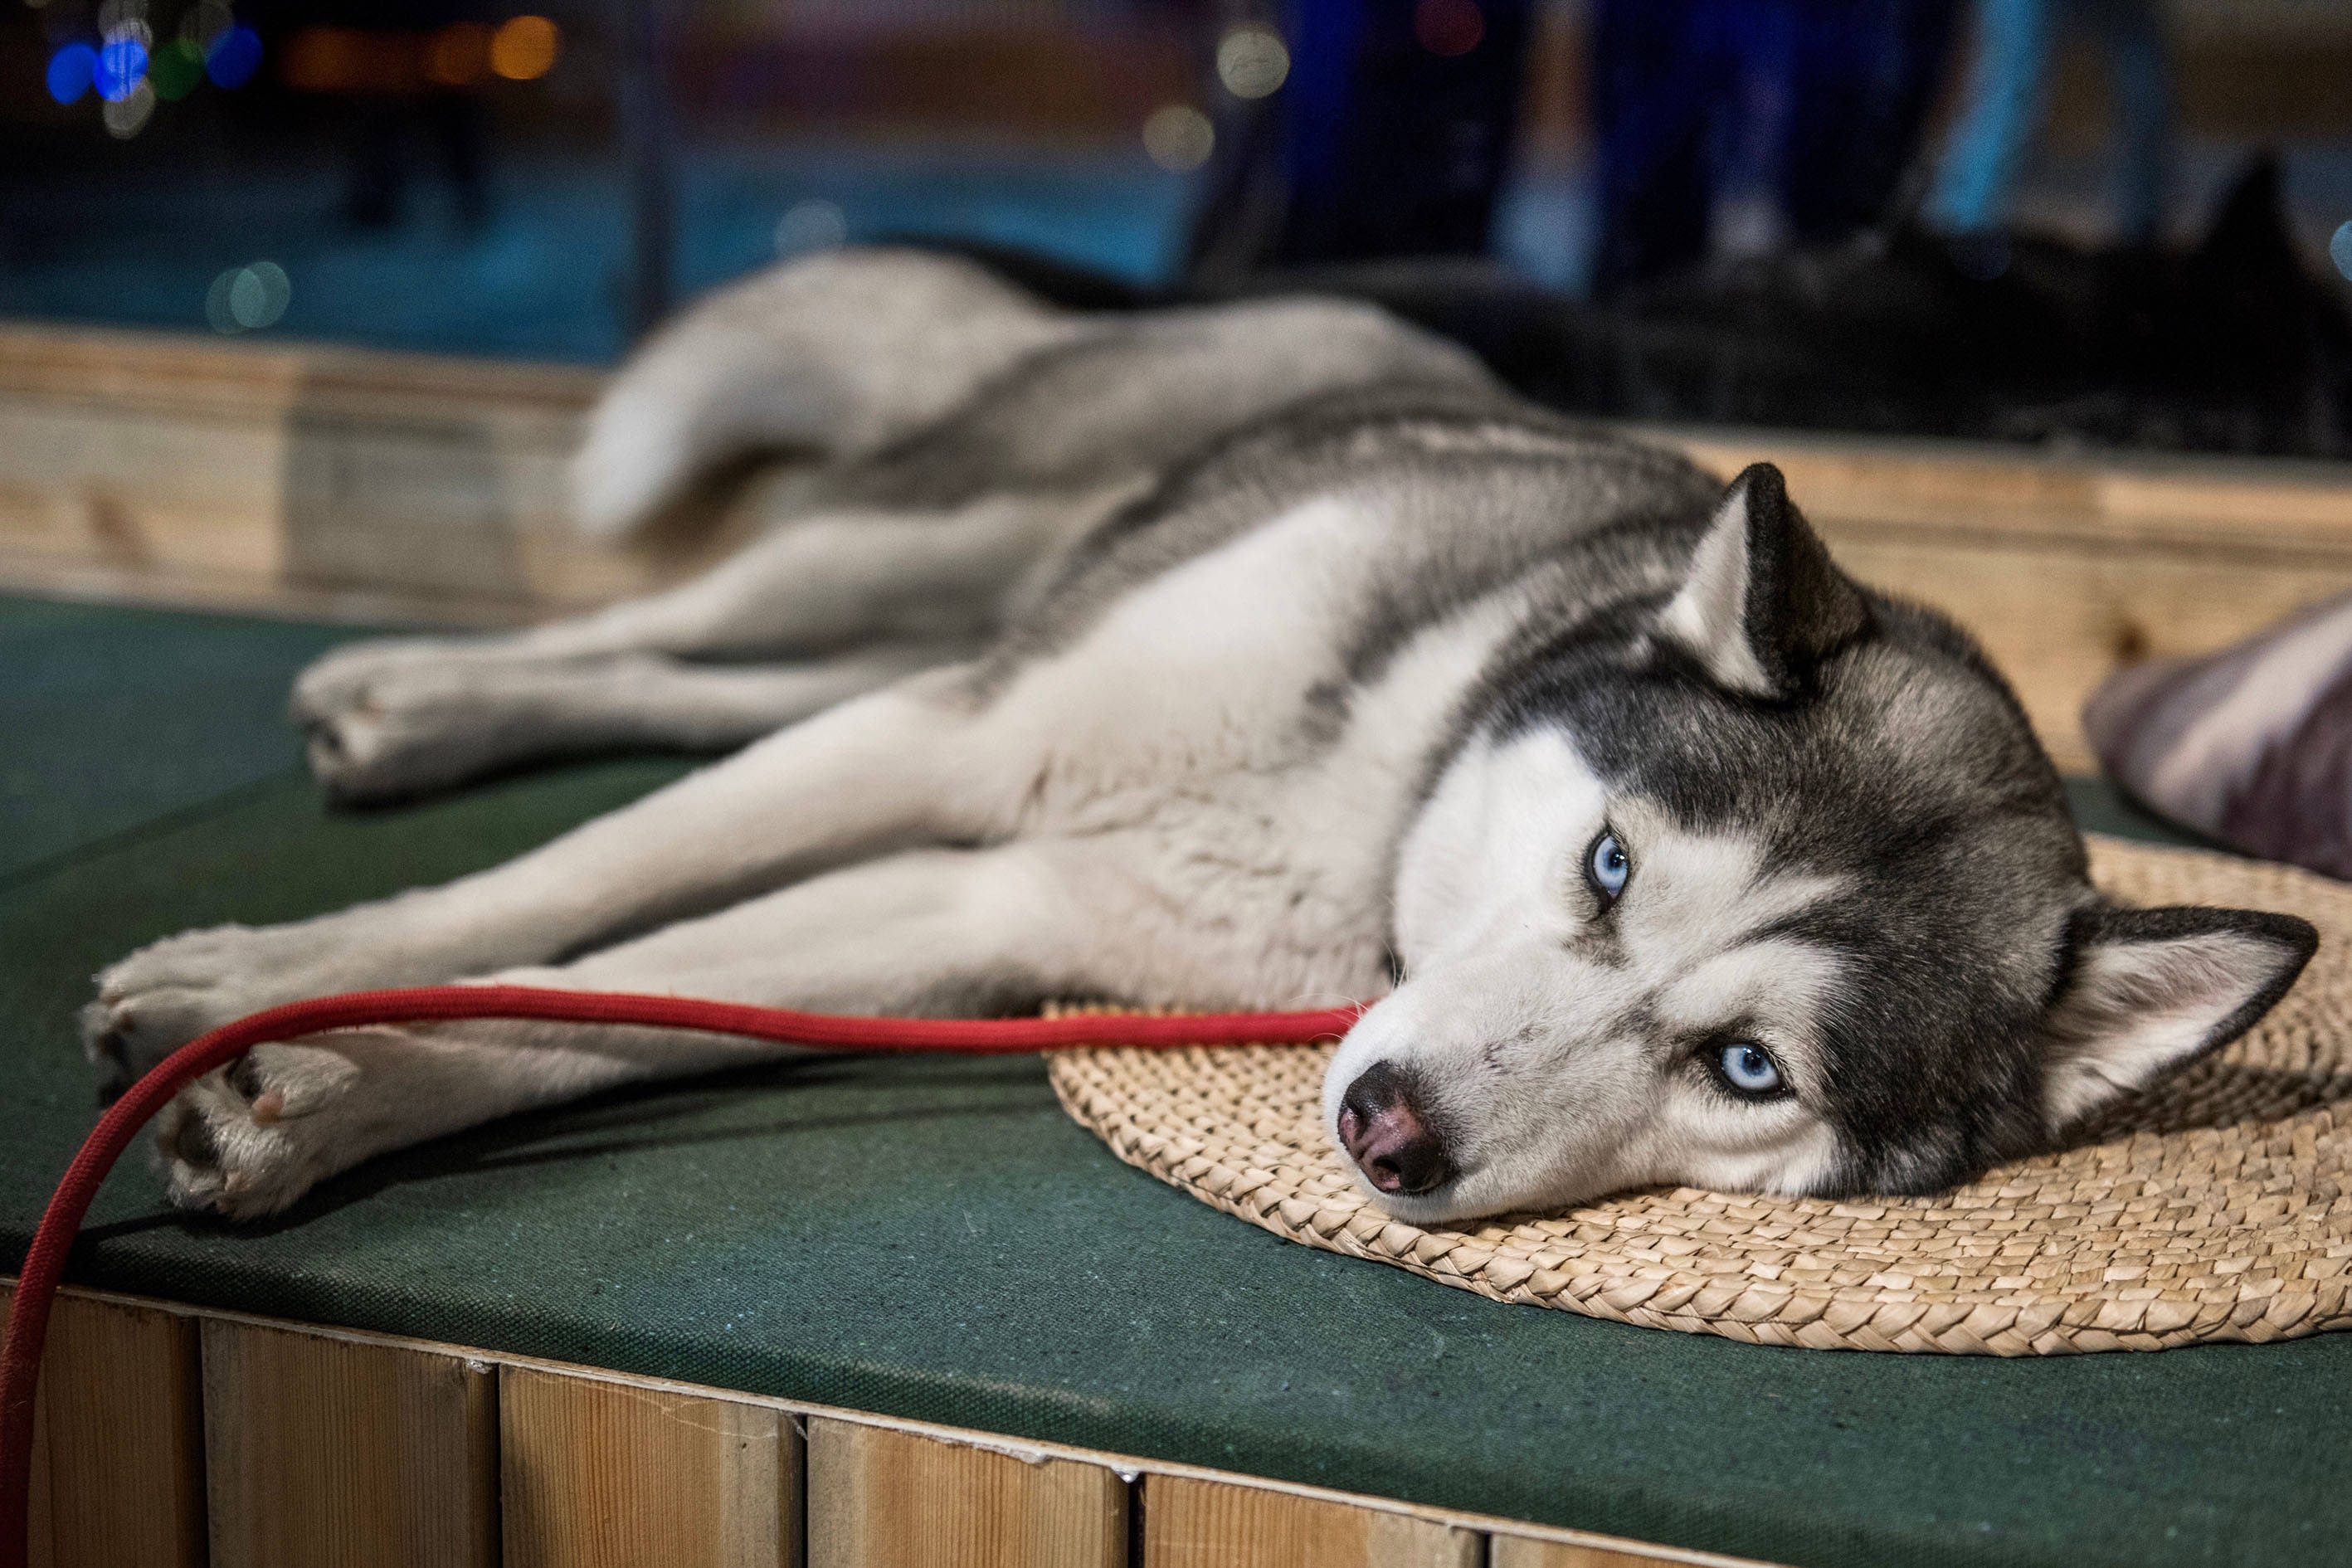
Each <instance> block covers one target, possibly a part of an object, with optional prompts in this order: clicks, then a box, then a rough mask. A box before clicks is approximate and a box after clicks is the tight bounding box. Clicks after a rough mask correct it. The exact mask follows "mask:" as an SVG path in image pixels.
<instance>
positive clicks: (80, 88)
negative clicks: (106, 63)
mask: <svg viewBox="0 0 2352 1568" xmlns="http://www.w3.org/2000/svg"><path fill="white" fill-rule="evenodd" d="M97 79H98V51H97V50H96V49H93V48H91V47H89V45H88V44H68V45H67V46H66V47H63V48H61V49H59V50H58V52H57V53H56V54H53V55H51V56H50V57H49V96H50V97H51V98H54V99H56V100H58V102H59V103H75V102H78V101H79V100H80V98H81V95H82V94H83V93H86V92H88V91H89V89H90V88H91V87H92V86H94V85H95V84H96V82H97Z"/></svg>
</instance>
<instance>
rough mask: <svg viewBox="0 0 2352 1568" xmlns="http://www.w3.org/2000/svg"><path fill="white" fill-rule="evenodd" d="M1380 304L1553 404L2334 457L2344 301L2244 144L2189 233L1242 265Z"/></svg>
mask: <svg viewBox="0 0 2352 1568" xmlns="http://www.w3.org/2000/svg"><path fill="white" fill-rule="evenodd" d="M1313 290H1322V291H1332V292H1339V293H1349V294H1356V295H1360V296H1363V297H1366V298H1370V299H1374V300H1380V301H1381V302H1382V303H1383V304H1386V305H1387V306H1388V307H1389V308H1390V309H1391V310H1396V311H1398V312H1399V313H1400V314H1402V315H1405V316H1408V317H1411V318H1412V319H1413V320H1415V321H1421V322H1422V323H1423V324H1424V325H1426V326H1429V327H1431V328H1433V329H1434V330H1436V331H1443V332H1445V333H1447V334H1448V335H1450V336H1453V337H1454V338H1457V339H1459V340H1460V341H1461V342H1464V343H1465V344H1467V345H1468V346H1469V347H1470V348H1472V349H1473V350H1475V352H1476V353H1479V354H1480V355H1481V356H1483V357H1484V358H1485V359H1486V361H1487V363H1490V364H1492V365H1493V366H1494V367H1495V369H1496V373H1497V374H1501V375H1502V376H1503V377H1505V379H1507V380H1508V381H1510V382H1511V383H1512V384H1514V385H1516V386H1517V387H1518V388H1519V389H1520V390H1521V391H1523V392H1525V393H1527V394H1528V395H1530V396H1533V397H1536V398H1538V399H1539V400H1541V401H1543V402H1546V403H1549V404H1551V405H1554V406H1556V407H1559V408H1565V409H1569V410H1572V411H1575V412H1580V413H1585V414H1595V415H1607V416H1615V417H1622V418H1633V419H1648V420H1659V421H1664V422H1668V423H1675V424H1689V423H1720V424H1733V425H1748V426H1794V427H1799V428H1811V429H1827V430H1853V431H1874V432H1882V433H1885V434H1889V435H1918V436H1948V437H1968V438H1975V439H1995V440H2004V441H2032V442H2040V443H2045V444H2056V445H2061V446H2075V447H2084V446H2094V447H2153V448H2157V449H2162V450H2174V451H2179V450H2196V451H2210V452H2236V453H2244V454H2249V455H2264V456H2293V457H2308V458H2347V457H2352V312H2347V309H2346V306H2345V302H2344V296H2343V292H2342V290H2341V289H2338V288H2336V286H2335V285H2334V284H2333V283H2332V281H2330V280H2326V279H2321V278H2320V277H2318V276H2316V275H2315V274H2314V273H2313V272H2312V271H2311V270H2310V269H2309V268H2307V267H2306V266H2305V263H2304V261H2303V258H2301V256H2300V255H2299V254H2298V253H2297V250H2296V247H2295V245H2294V239H2293V237H2292V236H2291V235H2290V234H2289V232H2288V229H2287V226H2286V221H2285V218H2284V214H2283V211H2282V204H2281V198H2280V189H2279V171H2278V165H2277V163H2276V162H2275V161H2274V160H2273V159H2270V158H2267V157H2264V158H2260V159H2257V160H2256V161H2255V162H2254V163H2252V165H2251V166H2250V167H2249V168H2248V169H2247V171H2246V172H2245V174H2243V175H2242V177H2241V178H2240V180H2239V181H2238V183H2237V184H2236V185H2235V186H2233V187H2232V189H2231V192H2230V193H2229V195H2227V197H2226V198H2225V199H2224V201H2223V202H2222V204H2221V209H2220V211H2219V212H2218V213H2217V215H2216V216H2215V217H2214V219H2213V222H2212V225H2211V227H2210V230H2209V231H2208V233H2207V234H2206V236H2205V237H2204V238H2203V239H2202V240H2201V241H2200V242H2199V243H2198V244H2197V245H2195V246H2193V247H2187V248H2183V249H2179V250H2157V249H2149V248H2147V247H2078V246H2074V245H2070V244H2067V243H2065V242H2063V241H2061V240H2054V239H2047V238H2041V239H2035V238H2016V239H2006V238H1992V237H1981V236H1979V237H1966V238H1958V239H1951V238H1946V237H1939V236H1936V235H1932V234H1929V233H1927V232H1925V231H1924V230H1921V229H1919V228H1918V227H1916V226H1907V225H1906V226H1902V227H1900V228H1898V229H1897V230H1896V231H1895V233H1894V234H1893V235H1892V236H1885V237H1882V236H1875V235H1864V236H1863V237H1858V238H1856V239H1853V240H1848V241H1846V242H1844V243H1843V244H1839V245H1831V246H1821V247H1804V248H1800V249H1794V250H1788V251H1781V252H1776V253H1774V254H1772V255H1769V256H1764V257H1759V258H1752V259H1750V260H1748V261H1746V262H1742V263H1739V264H1738V265H1736V266H1731V267H1727V268H1702V269H1697V270H1693V271H1688V272H1685V273H1683V274H1681V275H1679V276H1677V277H1675V278H1671V279H1664V280H1662V281H1658V282H1654V283H1649V284H1643V285H1641V286H1638V287H1628V288H1626V289H1621V290H1620V291H1619V292H1618V293H1617V294H1616V295H1614V296H1612V298H1611V299H1610V300H1608V301H1607V302H1606V303H1605V304H1601V305H1587V304H1582V303H1580V302H1577V301H1575V300H1566V299H1562V298H1560V297H1559V296H1558V295H1556V294H1553V293H1550V292H1549V291H1546V290H1544V289H1538V288H1535V287H1533V286H1531V285H1529V284H1528V283H1526V282H1525V281H1524V280H1522V279H1517V278H1516V277H1514V276H1513V275H1511V274H1510V273H1508V272H1507V271H1506V270H1504V269H1502V268H1496V267H1494V266H1492V265H1491V264H1486V263H1480V262H1451V263H1427V262H1409V261H1390V262H1384V263H1372V264H1364V265H1358V266H1352V267H1332V268H1314V269H1304V270H1301V271H1298V272H1295V273H1292V274H1288V275H1275V274H1263V275H1260V276H1259V277H1258V278H1256V279H1252V280H1250V282H1248V283H1247V284H1246V285H1244V286H1242V287H1240V288H1238V289H1229V290H1227V292H1268V293H1279V292H1291V291H1313Z"/></svg>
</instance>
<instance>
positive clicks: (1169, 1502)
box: [1141, 1476, 1484, 1568]
mask: <svg viewBox="0 0 2352 1568" xmlns="http://www.w3.org/2000/svg"><path fill="white" fill-rule="evenodd" d="M1142 1485H1143V1563H1142V1565H1141V1568H1476V1565H1477V1563H1478V1561H1479V1552H1480V1548H1481V1547H1482V1546H1483V1545H1484V1542H1483V1541H1482V1540H1481V1539H1480V1537H1479V1534H1478V1532H1477V1531H1474V1530H1462V1529H1458V1528H1455V1527H1454V1526H1452V1525H1448V1524H1444V1523H1442V1522H1440V1521H1436V1520H1432V1519H1423V1518H1417V1517H1415V1516H1413V1515H1412V1514H1407V1513H1391V1512H1389V1511H1387V1510H1381V1509H1370V1508H1357V1507H1355V1506H1353V1505H1351V1504H1349V1503H1342V1502H1329V1501H1326V1500H1322V1499H1320V1498H1305V1497H1299V1496H1297V1495H1295V1494H1293V1493H1290V1492H1279V1491H1269V1490H1265V1489H1260V1488H1256V1487H1245V1486H1229V1485H1226V1484H1225V1483H1223V1482H1221V1481H1203V1480H1196V1479H1192V1478H1191V1477H1188V1476H1146V1477H1145V1478H1144V1479H1143V1483H1142Z"/></svg>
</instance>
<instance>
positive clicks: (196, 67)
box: [147, 37, 205, 102]
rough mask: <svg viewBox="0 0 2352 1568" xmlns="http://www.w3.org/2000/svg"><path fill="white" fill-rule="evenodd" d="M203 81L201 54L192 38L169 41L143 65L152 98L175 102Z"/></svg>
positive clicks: (203, 59) (201, 50)
mask: <svg viewBox="0 0 2352 1568" xmlns="http://www.w3.org/2000/svg"><path fill="white" fill-rule="evenodd" d="M204 79H205V51H204V50H203V48H202V47H199V46H198V45H197V44H196V42H195V41H194V39H192V38H185V37H180V38H173V39H171V40H169V41H167V42H166V43H165V44H164V45H163V47H162V48H159V49H157V50H156V51H155V56H154V58H152V59H151V60H149V61H148V62H147V80H148V83H149V85H150V86H152V87H153V88H154V89H155V96H156V97H158V98H160V99H163V100H164V101H166V102H177V101H178V100H181V99H184V98H185V97H187V96H188V94H190V93H191V92H194V90H195V89H196V83H198V82H200V81H202V80H204Z"/></svg>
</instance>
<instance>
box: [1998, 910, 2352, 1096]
mask: <svg viewBox="0 0 2352 1568" xmlns="http://www.w3.org/2000/svg"><path fill="white" fill-rule="evenodd" d="M2067 937H2068V947H2069V950H2070V951H2069V955H2068V958H2069V964H2070V967H2069V969H2068V971H2067V974H2066V979H2065V983H2064V984H2063V986H2062V987H2061V989H2060V991H2059V994H2058V1000H2057V1002H2056V1004H2055V1005H2053V1007H2052V1008H2051V1010H2050V1016H2049V1019H2048V1022H2047V1023H2046V1025H2045V1026H2044V1031H2045V1032H2044V1046H2043V1058H2042V1120H2043V1121H2045V1122H2046V1123H2047V1124H2048V1126H2049V1128H2050V1131H2052V1132H2053V1133H2055V1132H2059V1131H2063V1130H2064V1129H2065V1128H2066V1127H2068V1126H2069V1125H2071V1124H2072V1123H2074V1122H2076V1121H2081V1120H2082V1119H2083V1118H2084V1117H2085V1116H2087V1115H2089V1114H2090V1113H2091V1112H2092V1111H2094V1110H2098V1109H2099V1108H2100V1107H2101V1106H2104V1105H2105V1104H2106V1103H2108V1102H2109V1101H2110V1100H2115V1099H2116V1098H2118V1097H2120V1096H2122V1095H2125V1094H2128V1093H2130V1092H2131V1091H2132V1090H2134V1089H2142V1088H2145V1087H2146V1086H2147V1085H2149V1084H2152V1083H2154V1082H2155V1081H2156V1080H2157V1079H2160V1078H2162V1077H2163V1076H2164V1075H2165V1074H2167V1073H2168V1072H2171V1071H2173V1070H2175V1069H2176V1068H2182V1067H2186V1066H2187V1065H2188V1064H2189V1063H2190V1062H2193V1061H2195V1060H2196V1059H2197V1058H2200V1057H2201V1056H2203V1055H2205V1053H2206V1052H2208V1051H2212V1050H2218V1049H2220V1048H2221V1047H2223V1046H2226V1045H2228V1044H2229V1043H2230V1042H2231V1040H2234V1039H2236V1038H2237V1037H2239V1036H2240V1035H2242V1034H2244V1033H2245V1032H2246V1031H2247V1030H2248V1029H2250V1028H2252V1027H2253V1026H2254V1024H2255V1022H2256V1021H2257V1020H2259V1019H2260V1018H2261V1017H2262V1016H2263V1014H2265V1013H2267V1012H2269V1011H2270V1010H2271V1005H2272V1004H2273V1003H2274V1002H2276V1001H2277V1000H2278V999H2279V998H2280V997H2282V996H2284V995H2285V994H2286V991H2287V987H2288V986H2290V985H2293V984H2294V977H2295V976H2296V975H2298V974H2300V973H2303V966H2304V964H2305V963H2307V962H2308V961H2309V960H2310V958H2311V955H2312V952H2313V951H2314V950H2315V948H2317V947H2318V945H2319V933H2318V932H2317V931H2314V930H2313V929H2312V928H2311V926H2310V925H2309V924H2308V923H2306V922H2305V921H2299V920H2297V919H2295V918H2294V916H2293V915H2277V914H2267V913H2263V912H2261V911H2257V910H2206V909H2190V908H2180V909H2165V910H2110V909H2093V910H2084V912H2083V913H2081V914H2079V915H2077V916H2075V917H2074V922H2073V924H2072V925H2071V926H2070V927H2069V928H2068V931H2067Z"/></svg>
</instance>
